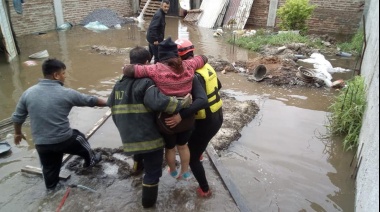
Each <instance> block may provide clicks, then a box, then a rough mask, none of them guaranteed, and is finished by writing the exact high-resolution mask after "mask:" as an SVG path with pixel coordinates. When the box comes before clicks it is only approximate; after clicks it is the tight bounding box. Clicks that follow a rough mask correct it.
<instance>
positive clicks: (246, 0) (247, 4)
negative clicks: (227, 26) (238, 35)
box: [235, 0, 253, 29]
mask: <svg viewBox="0 0 380 212" xmlns="http://www.w3.org/2000/svg"><path fill="white" fill-rule="evenodd" d="M252 4H253V0H242V1H241V2H240V7H239V9H238V11H237V13H236V16H235V18H236V23H237V25H236V27H237V29H244V26H245V23H247V20H248V18H249V15H250V14H251V9H252Z"/></svg>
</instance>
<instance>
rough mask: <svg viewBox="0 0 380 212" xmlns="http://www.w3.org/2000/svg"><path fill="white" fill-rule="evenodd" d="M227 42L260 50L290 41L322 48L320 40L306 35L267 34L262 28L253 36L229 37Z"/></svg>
mask: <svg viewBox="0 0 380 212" xmlns="http://www.w3.org/2000/svg"><path fill="white" fill-rule="evenodd" d="M228 42H229V43H233V42H235V44H236V45H237V46H240V47H243V48H246V49H250V50H252V51H256V52H257V51H261V50H262V48H263V47H264V46H266V45H272V46H283V45H286V44H290V43H305V44H306V45H307V46H310V47H316V48H323V46H322V45H321V42H320V40H312V39H310V38H309V37H307V36H302V35H298V34H294V33H281V34H275V35H273V34H268V33H266V32H265V31H264V30H261V29H259V30H257V32H256V34H255V35H253V36H245V37H244V36H242V37H238V38H236V39H235V41H234V40H233V39H229V40H228Z"/></svg>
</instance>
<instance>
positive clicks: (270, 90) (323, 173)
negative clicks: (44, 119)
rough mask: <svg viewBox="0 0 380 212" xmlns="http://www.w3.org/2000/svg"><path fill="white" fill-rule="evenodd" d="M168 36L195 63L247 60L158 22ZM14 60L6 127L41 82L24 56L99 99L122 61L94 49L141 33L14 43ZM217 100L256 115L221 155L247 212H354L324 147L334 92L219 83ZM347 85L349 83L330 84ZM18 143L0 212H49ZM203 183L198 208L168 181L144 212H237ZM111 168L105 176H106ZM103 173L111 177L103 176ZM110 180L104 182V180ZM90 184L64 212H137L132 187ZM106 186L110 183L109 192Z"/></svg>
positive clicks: (4, 168)
mask: <svg viewBox="0 0 380 212" xmlns="http://www.w3.org/2000/svg"><path fill="white" fill-rule="evenodd" d="M167 22H168V23H167V31H166V35H167V36H172V37H173V38H176V37H178V34H179V33H178V31H179V27H187V31H188V32H189V36H190V39H191V40H192V41H193V43H194V45H195V47H196V53H197V54H205V55H209V56H214V57H215V58H220V59H223V60H228V61H230V62H233V61H236V60H248V59H249V58H253V57H255V54H254V53H252V52H248V51H247V50H244V49H240V48H236V47H233V46H231V45H229V44H226V42H225V41H224V40H223V39H224V38H227V37H228V36H229V35H227V34H226V35H225V36H224V37H222V38H214V37H213V31H212V30H210V29H203V28H198V27H195V26H190V25H185V24H181V23H180V22H179V20H178V19H176V18H168V20H167ZM18 43H19V45H20V49H21V52H22V53H21V55H20V56H19V57H18V58H17V59H15V60H14V61H13V62H12V63H11V64H7V63H6V62H5V58H4V57H3V55H1V56H0V98H1V101H0V107H1V110H0V120H3V119H5V118H8V117H9V116H10V115H11V114H12V112H13V110H14V107H15V105H16V103H17V101H18V98H19V97H20V96H21V94H22V92H23V91H24V90H25V89H27V88H28V87H30V86H32V85H34V84H35V83H36V82H37V80H38V78H40V77H41V64H42V60H37V61H36V62H37V66H32V67H30V66H26V65H24V62H25V61H27V60H29V59H28V55H30V54H33V53H35V52H38V51H41V50H44V49H47V50H48V52H49V54H50V56H51V57H55V58H57V59H61V60H63V61H64V62H65V64H66V66H67V73H68V78H67V79H66V86H67V87H71V88H73V89H77V90H80V91H81V92H84V93H89V94H95V95H98V96H101V97H104V98H106V97H107V95H108V93H109V92H110V90H111V89H112V86H113V83H114V82H115V78H117V77H118V76H119V75H120V73H121V72H120V68H121V66H122V64H123V63H124V62H125V58H126V57H127V56H128V55H101V54H98V53H97V52H93V51H91V46H93V45H105V46H109V47H116V48H126V47H134V46H136V45H142V46H146V42H145V36H144V32H141V31H139V28H137V27H136V26H135V25H123V27H122V29H120V30H116V29H111V30H108V31H104V32H92V31H89V30H87V29H85V28H83V27H81V26H76V27H74V28H73V29H71V30H68V31H63V32H57V31H49V32H46V34H41V35H28V36H24V37H20V38H18ZM326 58H331V63H332V64H333V66H334V67H335V66H339V67H343V68H352V67H351V66H352V64H353V63H354V62H353V61H352V60H347V59H340V58H334V57H326ZM219 77H220V80H221V82H222V84H223V91H225V92H227V93H228V94H230V95H231V96H234V97H236V98H237V99H238V100H254V101H256V103H257V104H258V105H259V107H260V112H259V114H258V115H257V116H256V117H255V118H254V120H253V121H252V122H251V123H249V124H248V125H247V126H246V127H244V128H243V129H242V132H241V137H240V139H238V140H237V141H235V142H233V143H232V145H231V146H230V148H229V149H227V150H226V151H223V152H222V153H221V155H222V156H221V158H220V161H221V163H222V165H223V166H224V167H225V168H226V170H227V171H228V172H227V173H228V175H229V177H230V178H231V179H232V180H233V182H234V183H235V184H236V186H237V188H238V190H239V192H240V193H241V194H242V196H243V201H244V202H246V204H247V205H248V206H249V208H250V209H251V210H252V211H354V197H355V188H354V180H353V179H352V178H351V174H352V169H351V167H350V162H351V159H352V157H353V154H354V153H353V152H343V150H342V149H343V148H342V146H341V144H340V143H341V140H340V139H339V138H336V139H332V140H330V139H323V138H322V137H323V135H324V134H325V133H326V128H325V125H326V124H327V118H326V116H327V115H328V112H327V111H328V107H329V105H330V104H331V102H332V100H333V98H334V95H336V94H337V92H336V91H334V90H330V89H327V88H319V89H315V88H280V87H273V86H267V85H264V84H261V83H255V82H248V81H247V80H246V78H245V77H244V76H241V75H240V74H237V73H227V74H225V75H224V74H220V73H219ZM337 77H338V78H344V79H348V78H349V77H350V74H346V75H339V76H337ZM106 110H107V109H105V108H102V109H101V108H96V109H89V108H76V109H75V110H74V111H73V112H72V114H71V115H70V120H71V121H72V122H71V123H72V126H73V127H75V128H78V129H80V130H81V131H83V132H88V131H89V130H90V129H91V128H92V127H93V125H94V124H95V123H96V122H97V120H99V119H100V118H101V117H102V116H103V115H104V113H105V112H106ZM25 133H26V135H27V141H23V142H22V144H21V145H20V146H14V145H13V141H12V136H11V135H8V138H7V140H8V141H9V142H10V143H11V144H12V152H11V153H9V154H6V155H1V156H0V179H1V180H0V190H1V193H2V195H1V197H0V211H53V210H55V209H56V207H57V206H58V204H59V202H60V200H61V198H62V197H63V195H64V192H65V189H61V190H60V191H58V192H56V193H54V194H46V192H45V190H44V185H43V181H42V178H41V177H39V176H35V175H31V174H25V173H21V172H20V169H21V168H22V167H24V166H25V165H32V166H36V167H38V166H39V162H38V156H37V153H36V151H35V149H34V148H33V143H32V140H31V136H30V132H29V131H28V129H27V127H26V130H25ZM90 143H91V145H92V146H93V147H94V148H96V147H109V148H117V147H119V146H120V144H121V142H120V138H119V137H118V133H117V131H116V128H115V126H114V125H113V123H112V121H111V120H110V119H109V120H108V121H107V122H106V123H105V124H104V125H103V126H102V127H101V128H100V129H99V130H98V131H97V132H96V133H95V134H94V135H93V136H92V137H91V139H90ZM205 166H206V169H207V176H208V178H209V180H210V184H211V188H212V189H213V191H214V195H213V197H212V198H211V199H205V200H204V199H199V198H197V197H196V195H195V192H194V191H195V188H196V183H195V182H194V181H193V182H182V181H181V182H175V181H173V180H172V179H171V178H169V177H168V176H167V175H165V173H164V176H163V178H162V183H161V184H160V185H161V186H160V191H159V193H160V196H159V199H158V205H157V207H156V208H155V209H153V210H152V211H238V208H237V207H236V205H235V204H234V202H233V200H232V198H231V196H230V195H229V194H228V191H227V190H226V188H225V187H224V185H223V183H222V180H221V179H220V177H219V176H218V174H217V173H216V172H215V169H214V167H213V166H212V164H211V163H210V161H209V160H206V161H205ZM109 168H110V167H109ZM109 170H112V167H111V168H110V169H109ZM111 176H112V174H111ZM112 179H113V178H112V177H109V178H107V180H105V179H102V178H94V179H92V181H91V180H90V181H88V179H87V181H85V180H84V179H83V178H81V177H80V176H76V175H72V178H71V179H70V180H69V182H87V183H89V182H91V184H90V185H89V186H92V187H94V188H95V189H97V190H99V193H97V194H92V193H89V192H86V191H83V190H79V189H72V191H71V194H70V195H71V196H69V198H68V199H67V202H66V203H65V206H66V208H63V211H126V210H128V211H140V210H141V206H140V204H139V203H140V199H139V198H140V197H141V189H140V187H138V186H137V187H134V186H133V185H132V184H130V181H125V180H124V181H123V180H116V179H114V180H112ZM111 182H112V183H111Z"/></svg>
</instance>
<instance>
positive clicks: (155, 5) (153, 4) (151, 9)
mask: <svg viewBox="0 0 380 212" xmlns="http://www.w3.org/2000/svg"><path fill="white" fill-rule="evenodd" d="M147 1H148V0H141V2H140V11H143V8H144V6H145V3H146V2H147ZM160 6H161V1H154V0H152V1H150V3H149V5H148V7H147V8H146V10H145V13H144V16H153V15H154V13H156V11H157V10H158V9H159V8H160Z"/></svg>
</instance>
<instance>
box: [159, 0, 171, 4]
mask: <svg viewBox="0 0 380 212" xmlns="http://www.w3.org/2000/svg"><path fill="white" fill-rule="evenodd" d="M163 3H165V4H170V1H169V0H162V2H161V4H163Z"/></svg>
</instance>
